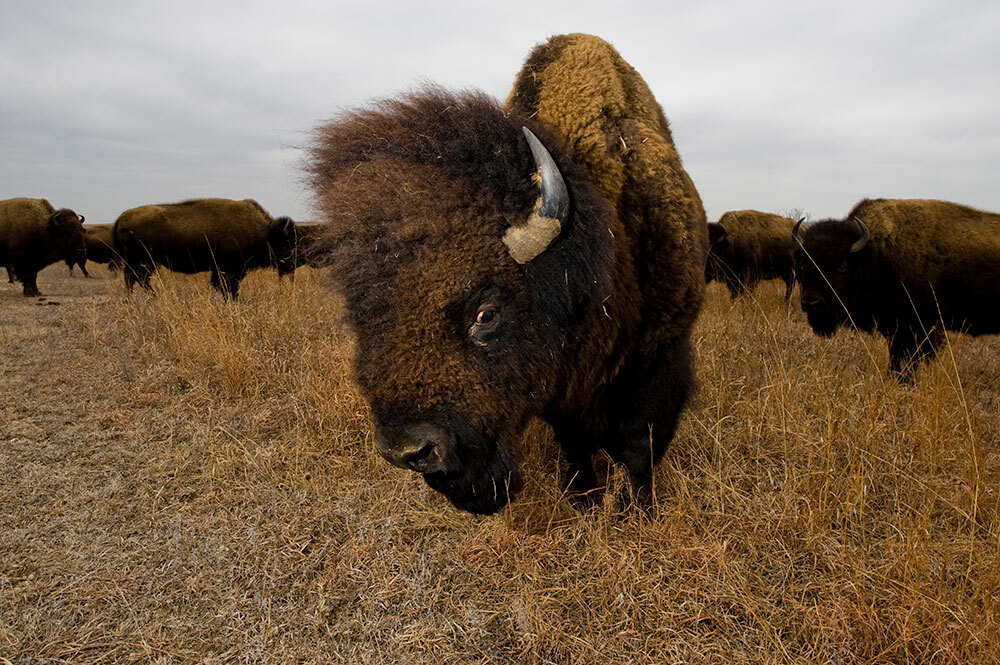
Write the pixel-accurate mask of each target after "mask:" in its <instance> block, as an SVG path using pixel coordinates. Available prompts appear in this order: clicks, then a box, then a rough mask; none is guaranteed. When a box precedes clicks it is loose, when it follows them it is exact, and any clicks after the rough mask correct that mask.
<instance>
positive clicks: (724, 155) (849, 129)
mask: <svg viewBox="0 0 1000 665" xmlns="http://www.w3.org/2000/svg"><path fill="white" fill-rule="evenodd" d="M362 5H363V6H362ZM563 32H589V33H594V34H597V35H600V36H602V37H604V38H605V39H607V40H609V41H610V42H612V43H613V44H614V45H615V46H616V47H617V49H618V50H619V52H620V53H621V54H622V55H623V56H624V57H625V59H626V60H628V61H629V62H630V63H631V64H632V65H633V66H634V67H635V68H636V69H637V70H638V71H639V72H640V74H642V75H643V77H644V78H645V79H646V81H647V83H648V84H649V86H650V88H652V90H653V93H654V94H655V95H656V97H657V99H658V100H659V102H660V103H661V104H662V105H663V107H664V110H665V111H666V113H667V117H668V118H669V119H670V121H671V125H672V127H673V132H674V140H675V142H676V144H677V147H678V149H679V151H680V154H681V157H682V158H683V160H684V165H685V167H686V168H687V170H688V172H689V173H690V174H691V177H692V178H693V179H694V182H695V184H696V185H697V187H698V190H699V192H700V193H701V196H702V199H703V200H704V202H705V208H706V211H707V212H708V216H709V219H713V218H717V217H718V216H719V215H720V214H722V213H723V212H725V211H726V210H732V209H740V208H757V209H761V210H768V211H778V212H780V211H787V210H791V209H802V210H804V211H806V212H808V213H809V214H810V215H811V217H812V218H813V219H818V218H822V217H834V216H835V217H840V216H843V215H844V214H845V213H846V212H847V211H848V210H849V209H850V207H851V206H852V204H853V203H855V202H856V201H857V200H859V199H860V198H862V197H865V196H884V197H899V198H941V199H948V200H953V201H959V202H962V203H967V204H970V205H974V206H977V207H980V208H985V209H989V210H994V211H996V210H1000V3H998V2H996V1H995V0H984V1H976V2H963V1H962V0H951V1H949V2H927V1H923V0H909V1H906V2H882V1H875V0H869V1H867V2H847V1H840V2H822V3H819V2H803V1H801V0H796V1H784V0H782V1H780V2H757V3H748V2H702V3H697V2H690V1H687V2H684V3H670V2H614V3H611V2H606V3H605V2H601V3H586V2H552V1H549V2H538V1H537V0H536V1H534V2H523V3H521V2H510V1H508V2H497V3H477V2H445V1H438V2H433V3H424V2H367V3H358V2H350V3H346V2H345V3H341V2H299V1H297V0H283V1H281V2H275V1H268V2H254V1H241V2H216V1H210V0H201V1H199V2H188V1H178V0H173V1H171V2H165V1H164V2H146V1H138V0H133V1H130V2H118V1H114V2H112V1H107V2H99V1H93V2H91V1H88V2H63V1H45V2H37V1H35V0H25V1H18V0H0V199H4V198H9V197H14V196H32V197H46V198H48V199H49V200H50V201H52V203H53V204H54V205H56V206H57V207H61V206H67V207H72V208H74V209H76V210H77V211H78V212H80V213H82V214H84V215H86V216H87V219H88V221H90V222H112V221H114V219H115V218H116V217H117V215H118V214H119V213H120V212H121V211H122V210H125V209H127V208H130V207H133V206H136V205H142V204H146V203H163V202H170V201H177V200H182V199H186V198H193V197H202V196H223V197H229V198H237V199H242V198H255V199H257V200H258V201H260V202H261V203H262V204H263V205H264V206H265V207H266V208H267V209H268V210H269V211H270V212H271V213H272V214H274V215H284V214H288V215H291V216H293V217H295V218H296V219H309V218H311V217H313V211H312V210H311V205H310V196H309V193H308V192H307V191H305V189H304V187H303V184H302V181H301V174H300V171H299V163H300V146H302V145H304V144H305V143H306V142H307V141H308V134H309V131H310V130H311V129H312V128H313V127H314V126H315V125H317V124H318V123H319V122H320V121H322V120H323V119H327V118H331V117H334V116H336V114H337V113H338V112H340V111H343V110H345V109H349V108H352V107H355V106H358V105H362V104H364V103H365V102H366V101H368V100H371V99H373V98H381V97H387V96H392V95H393V94H394V93H397V92H399V91H402V90H407V89H409V88H412V87H413V86H415V85H417V84H419V82H420V81H422V80H428V81H433V82H437V83H441V84H443V85H446V86H449V87H477V88H481V89H484V90H486V91H487V92H489V93H491V94H493V95H494V96H497V97H499V98H500V99H503V98H504V97H505V96H506V94H507V92H508V90H509V89H510V86H511V84H512V83H513V80H514V75H515V74H516V73H517V71H518V69H519V68H520V65H521V63H522V61H523V60H524V58H525V56H526V55H527V54H528V52H529V51H530V49H531V48H532V46H533V45H534V44H536V43H538V42H541V41H544V40H545V39H546V38H547V37H548V36H550V35H553V34H558V33H563Z"/></svg>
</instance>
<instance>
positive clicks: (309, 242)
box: [295, 222, 326, 268]
mask: <svg viewBox="0 0 1000 665" xmlns="http://www.w3.org/2000/svg"><path fill="white" fill-rule="evenodd" d="M325 229H326V224H324V223H323V222H295V266H296V267H298V266H311V267H313V268H320V267H322V266H323V265H324V262H323V253H322V251H320V248H319V245H320V241H321V239H322V237H323V233H324V231H325Z"/></svg>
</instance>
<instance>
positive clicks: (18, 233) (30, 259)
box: [0, 198, 87, 296]
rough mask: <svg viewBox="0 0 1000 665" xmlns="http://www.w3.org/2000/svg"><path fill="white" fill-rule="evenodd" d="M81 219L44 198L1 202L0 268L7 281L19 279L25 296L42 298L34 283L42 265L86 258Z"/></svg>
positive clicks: (67, 209)
mask: <svg viewBox="0 0 1000 665" xmlns="http://www.w3.org/2000/svg"><path fill="white" fill-rule="evenodd" d="M83 220H84V218H83V217H82V216H80V215H77V214H76V213H75V212H73V211H72V210H70V209H69V208H61V209H59V210H56V209H55V208H54V207H52V204H51V203H49V202H48V201H46V200H45V199H24V198H21V199H7V200H6V201H0V265H3V266H5V267H6V268H7V274H8V279H9V280H10V281H13V278H16V279H18V280H20V282H21V284H22V285H23V287H24V295H25V296H40V295H41V293H40V292H39V290H38V285H37V284H36V283H35V281H36V279H37V278H38V271H39V270H41V269H42V268H44V267H45V266H47V265H49V264H52V263H55V262H57V261H62V260H67V259H74V260H75V259H82V258H83V257H85V256H86V254H87V246H86V244H85V243H84V232H83Z"/></svg>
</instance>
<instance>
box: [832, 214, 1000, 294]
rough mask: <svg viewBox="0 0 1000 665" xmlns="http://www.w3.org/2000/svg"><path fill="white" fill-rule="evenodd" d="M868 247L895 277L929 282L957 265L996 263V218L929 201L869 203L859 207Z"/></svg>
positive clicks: (999, 224) (999, 244)
mask: <svg viewBox="0 0 1000 665" xmlns="http://www.w3.org/2000/svg"><path fill="white" fill-rule="evenodd" d="M854 217H858V218H860V219H861V221H863V222H864V223H865V225H866V226H867V227H868V229H869V231H870V232H871V240H870V242H871V245H872V247H873V248H874V249H875V250H876V251H877V252H878V253H879V254H880V255H881V256H882V257H883V259H884V260H887V261H889V262H890V263H891V264H892V265H893V267H894V269H895V270H896V271H897V274H900V275H906V276H912V277H914V278H920V279H921V280H922V281H928V280H930V281H933V280H935V279H936V278H937V277H939V276H941V275H945V274H948V273H951V272H954V271H955V270H959V271H961V270H962V269H963V264H965V263H967V262H970V261H971V262H975V263H977V264H982V265H1000V214H996V213H991V212H984V211H982V210H977V209H975V208H971V207H969V206H965V205H961V204H958V203H951V202H949V201H937V200H933V199H875V200H865V201H862V202H861V203H859V204H858V205H857V206H855V208H854V209H853V210H852V211H851V212H850V213H849V214H848V216H847V218H846V219H847V221H850V220H851V219H853V218H854Z"/></svg>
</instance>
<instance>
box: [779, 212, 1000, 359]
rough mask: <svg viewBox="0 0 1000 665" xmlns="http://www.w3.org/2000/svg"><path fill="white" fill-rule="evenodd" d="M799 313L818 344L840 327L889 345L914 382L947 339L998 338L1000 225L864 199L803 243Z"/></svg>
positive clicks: (978, 216)
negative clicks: (953, 335) (948, 333)
mask: <svg viewBox="0 0 1000 665" xmlns="http://www.w3.org/2000/svg"><path fill="white" fill-rule="evenodd" d="M793 236H794V237H795V239H796V240H798V242H799V243H800V244H801V251H800V253H799V258H798V261H799V274H800V276H801V280H802V310H803V311H804V312H806V315H807V317H808V319H809V325H811V326H812V329H813V330H814V331H815V332H816V333H817V334H819V335H822V336H824V337H829V336H831V335H833V333H834V332H835V331H836V330H837V328H838V327H839V326H841V325H848V324H849V325H853V326H854V327H856V328H858V329H859V330H864V331H866V332H872V331H878V332H879V333H881V334H882V335H883V336H884V337H885V338H886V339H888V340H889V356H890V370H891V371H892V372H893V374H895V375H898V376H901V377H902V378H909V376H910V372H911V371H912V368H913V365H914V364H915V363H917V362H919V361H920V360H925V359H929V358H931V357H933V356H934V354H935V352H936V349H937V347H938V346H939V344H940V343H941V342H942V340H943V336H944V332H943V331H944V330H955V331H959V332H964V333H968V334H970V335H987V334H996V333H1000V215H997V214H994V213H989V212H983V211H981V210H976V209H974V208H969V207H967V206H964V205H959V204H957V203H948V202H947V201H929V200H899V199H874V200H870V199H866V200H864V201H862V202H861V203H859V204H858V205H857V206H855V208H854V210H852V211H851V212H850V213H849V214H848V215H847V217H846V218H845V219H843V220H824V221H821V222H817V223H815V224H812V225H810V227H809V228H808V229H807V230H806V231H805V233H803V234H802V235H801V236H800V235H799V234H798V225H796V227H795V229H794V230H793Z"/></svg>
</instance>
